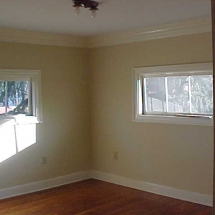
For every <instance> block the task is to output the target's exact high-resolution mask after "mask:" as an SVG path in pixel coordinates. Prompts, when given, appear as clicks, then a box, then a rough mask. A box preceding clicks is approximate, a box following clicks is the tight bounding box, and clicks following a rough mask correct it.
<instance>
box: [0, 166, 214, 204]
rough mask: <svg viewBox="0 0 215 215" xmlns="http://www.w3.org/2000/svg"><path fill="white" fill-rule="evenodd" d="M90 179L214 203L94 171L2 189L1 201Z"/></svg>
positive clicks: (204, 197) (206, 197) (188, 193)
mask: <svg viewBox="0 0 215 215" xmlns="http://www.w3.org/2000/svg"><path fill="white" fill-rule="evenodd" d="M90 178H94V179H98V180H102V181H106V182H110V183H114V184H118V185H122V186H126V187H130V188H134V189H138V190H142V191H146V192H150V193H155V194H159V195H162V196H168V197H172V198H176V199H180V200H184V201H188V202H193V203H197V204H202V205H207V206H212V202H213V198H212V196H209V195H204V194H200V193H196V192H191V191H186V190H180V189H176V188H172V187H166V186H162V185H158V184H152V183H148V182H143V181H138V180H134V179H130V178H124V177H121V176H117V175H113V174H109V173H104V172H99V171H94V170H92V171H85V172H79V173H74V174H71V175H66V176H61V177H57V178H52V179H48V180H44V181H39V182H35V183H30V184H24V185H20V186H15V187H10V188H6V189H2V190H0V199H6V198H9V197H13V196H19V195H23V194H27V193H33V192H36V191H41V190H46V189H50V188H54V187H58V186H61V185H65V184H70V183H73V182H77V181H83V180H86V179H90Z"/></svg>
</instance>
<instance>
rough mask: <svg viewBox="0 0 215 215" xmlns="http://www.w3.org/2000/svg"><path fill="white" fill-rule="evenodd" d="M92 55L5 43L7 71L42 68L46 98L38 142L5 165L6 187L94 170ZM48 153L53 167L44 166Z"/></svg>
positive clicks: (0, 49)
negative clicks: (90, 88)
mask: <svg viewBox="0 0 215 215" xmlns="http://www.w3.org/2000/svg"><path fill="white" fill-rule="evenodd" d="M87 54H88V51H87V50H86V49H77V48H65V47H53V46H42V45H29V44H18V43H5V42H1V43H0V68H1V69H38V70H41V72H42V102H43V123H42V124H39V125H37V143H36V144H34V145H32V146H30V147H29V148H27V149H25V150H23V151H21V152H19V153H18V154H16V155H14V156H12V157H11V158H10V159H8V160H6V161H4V162H2V163H0V189H3V188H6V187H12V186H15V185H20V184H26V183H30V182H34V181H40V180H44V179H48V178H53V177H57V176H61V175H67V174H71V173H75V172H80V171H84V170H88V169H89V168H90V165H89V163H90V160H89V158H90V150H89V109H88V106H89V99H88V98H89V97H88V95H87V92H88V71H87ZM0 141H2V139H1V132H0ZM42 156H47V158H48V164H47V165H41V157H42Z"/></svg>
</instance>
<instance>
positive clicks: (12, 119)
mask: <svg viewBox="0 0 215 215" xmlns="http://www.w3.org/2000/svg"><path fill="white" fill-rule="evenodd" d="M23 79H26V80H30V81H31V88H32V94H31V96H32V98H31V100H32V116H25V115H23V114H19V115H16V116H13V115H6V116H4V115H1V116H0V126H1V125H19V124H32V123H42V99H41V71H40V70H21V69H0V80H23Z"/></svg>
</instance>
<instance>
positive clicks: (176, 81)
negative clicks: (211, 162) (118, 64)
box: [133, 63, 213, 125]
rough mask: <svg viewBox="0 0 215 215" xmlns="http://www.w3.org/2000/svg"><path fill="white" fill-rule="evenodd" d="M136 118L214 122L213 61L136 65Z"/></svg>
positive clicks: (187, 122) (147, 120)
mask: <svg viewBox="0 0 215 215" xmlns="http://www.w3.org/2000/svg"><path fill="white" fill-rule="evenodd" d="M133 109H134V111H133V118H134V121H145V122H161V123H174V124H192V125H212V117H213V76H212V63H203V64H187V65H175V66H160V67H144V68H136V69H134V108H133Z"/></svg>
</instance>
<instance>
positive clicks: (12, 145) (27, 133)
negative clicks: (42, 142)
mask: <svg viewBox="0 0 215 215" xmlns="http://www.w3.org/2000/svg"><path fill="white" fill-rule="evenodd" d="M35 143H36V124H28V125H16V126H0V163H1V162H3V161H5V160H7V159H8V158H10V157H12V156H14V155H15V154H17V153H18V152H21V151H22V150H24V149H26V148H27V147H29V146H31V145H33V144H35Z"/></svg>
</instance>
